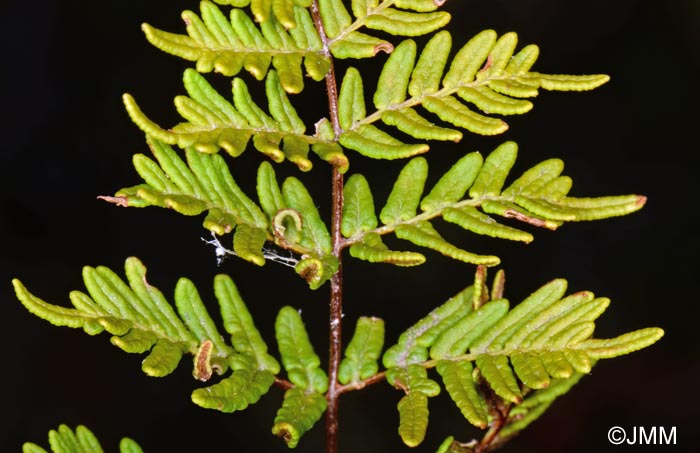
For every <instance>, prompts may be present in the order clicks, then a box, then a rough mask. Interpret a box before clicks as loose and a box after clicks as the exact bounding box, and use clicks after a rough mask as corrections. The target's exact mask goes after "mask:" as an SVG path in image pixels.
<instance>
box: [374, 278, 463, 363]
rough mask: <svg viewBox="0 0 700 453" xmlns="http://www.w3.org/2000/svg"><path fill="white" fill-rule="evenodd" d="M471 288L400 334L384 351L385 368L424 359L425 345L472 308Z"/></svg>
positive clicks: (425, 354) (429, 343)
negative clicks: (394, 342) (396, 340)
mask: <svg viewBox="0 0 700 453" xmlns="http://www.w3.org/2000/svg"><path fill="white" fill-rule="evenodd" d="M472 294H473V287H471V286H470V287H468V288H466V289H464V290H463V291H461V292H460V293H458V294H457V295H455V296H454V297H452V298H450V299H449V300H447V301H446V302H445V303H444V304H442V305H440V306H439V307H437V308H435V309H434V310H433V311H431V312H430V313H429V314H428V316H426V317H424V318H422V319H421V320H420V321H418V322H417V323H416V324H414V325H413V326H411V327H410V328H408V330H406V331H405V332H404V333H402V334H401V336H400V337H399V340H398V342H397V343H396V344H395V345H393V346H391V347H390V348H388V349H387V350H386V352H385V353H384V356H383V358H382V362H383V364H384V366H385V367H386V368H396V367H398V368H405V367H407V366H408V365H411V364H415V363H419V362H422V361H424V360H426V359H427V357H428V351H427V348H429V347H430V346H432V345H433V343H434V342H435V341H436V340H437V339H438V338H439V337H440V335H441V334H442V333H443V332H444V331H446V330H447V329H448V328H449V327H450V326H451V325H453V324H454V323H455V322H457V321H458V320H459V319H460V318H461V317H462V316H463V315H466V314H468V313H470V312H471V311H472V305H471V297H472Z"/></svg>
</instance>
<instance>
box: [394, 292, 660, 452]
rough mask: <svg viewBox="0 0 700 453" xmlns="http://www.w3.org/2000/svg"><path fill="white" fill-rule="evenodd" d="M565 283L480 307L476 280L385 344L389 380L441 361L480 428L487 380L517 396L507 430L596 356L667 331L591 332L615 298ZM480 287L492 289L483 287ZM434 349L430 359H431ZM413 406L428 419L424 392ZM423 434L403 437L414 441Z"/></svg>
mask: <svg viewBox="0 0 700 453" xmlns="http://www.w3.org/2000/svg"><path fill="white" fill-rule="evenodd" d="M566 287H567V284H566V281H565V280H561V279H559V280H554V281H552V282H550V283H548V284H546V285H545V286H543V287H541V288H540V289H538V290H537V291H535V292H534V293H532V294H531V295H530V296H529V297H528V298H526V299H525V300H524V301H523V302H522V303H520V304H519V305H517V306H516V307H515V308H513V309H511V310H509V309H508V306H509V304H508V301H507V300H505V299H497V300H492V301H487V302H486V303H484V304H482V305H480V306H478V307H477V308H474V305H473V304H472V303H471V302H472V301H473V298H474V296H475V292H474V287H473V286H472V287H469V288H467V289H465V290H464V291H462V292H461V293H460V294H458V295H457V296H455V297H454V298H452V299H450V300H448V301H447V302H445V303H444V304H443V305H441V306H440V307H438V308H436V309H435V310H433V311H432V312H431V313H430V314H429V315H428V316H426V317H425V318H423V319H421V320H420V321H419V322H418V323H416V324H415V325H414V326H412V327H410V328H409V329H408V330H407V331H406V332H404V333H403V334H401V336H400V337H399V340H398V342H397V343H396V344H395V345H394V346H392V347H390V348H388V349H387V350H386V352H385V353H384V357H383V362H384V365H385V366H386V367H387V372H386V376H387V381H388V382H389V383H390V384H392V385H394V386H395V387H398V388H401V389H403V384H401V382H399V384H397V383H396V381H397V379H396V377H395V376H405V375H406V373H409V371H408V370H413V369H418V368H423V371H422V373H427V370H425V368H431V367H436V368H437V371H438V373H439V374H440V376H441V377H442V380H443V382H444V384H445V387H446V389H447V391H448V393H449V394H450V397H451V398H452V399H453V400H454V401H455V403H456V404H457V406H458V407H459V409H460V410H461V412H462V414H463V415H464V417H465V418H466V419H467V420H468V421H469V422H470V423H472V424H473V425H475V426H478V427H481V428H485V427H486V426H487V425H488V423H489V415H488V409H487V408H488V404H487V402H486V398H485V395H484V393H483V392H484V390H483V388H482V385H483V384H485V385H488V386H489V387H490V388H491V389H492V390H493V392H494V393H495V394H496V395H498V396H499V397H500V398H502V399H503V400H505V401H506V402H508V403H511V404H515V406H514V409H513V412H512V416H511V419H509V421H508V423H507V425H506V426H508V429H506V430H504V434H503V436H509V435H512V434H515V433H516V432H517V431H519V430H520V429H522V428H524V427H525V426H526V425H527V424H528V423H530V422H532V421H533V420H534V419H535V418H537V417H538V416H539V415H540V414H541V413H542V412H543V411H544V410H545V409H546V407H547V406H548V405H549V404H550V403H551V402H552V401H553V400H554V399H555V398H556V397H557V396H559V395H561V394H563V393H566V391H568V390H569V388H571V386H573V385H574V384H575V383H576V382H577V381H578V380H579V379H580V377H581V376H582V374H585V373H588V372H590V370H591V367H592V366H593V364H594V363H595V362H596V361H597V360H598V359H601V358H608V357H617V356H620V355H624V354H628V353H630V352H633V351H636V350H638V349H642V348H645V347H647V346H650V345H651V344H653V343H655V342H656V341H658V340H659V339H660V338H661V337H662V336H663V334H664V332H663V330H661V329H658V328H646V329H641V330H637V331H634V332H631V333H627V334H624V335H620V336H618V337H616V338H613V339H608V340H600V339H592V338H591V336H592V334H593V330H594V327H595V325H594V321H595V319H597V318H598V317H599V316H600V315H601V314H602V313H603V312H604V311H605V309H606V308H607V306H608V304H609V300H608V299H605V298H595V297H594V295H593V294H592V293H590V292H587V291H583V292H579V293H575V294H572V295H570V296H567V297H564V294H565V292H566ZM482 294H485V295H486V294H488V291H484V290H482ZM428 353H429V355H430V357H431V359H432V360H427V357H428ZM474 365H476V368H474ZM477 370H478V372H477ZM413 373H418V372H417V371H413ZM421 379H425V380H427V381H430V379H428V378H427V374H421V375H420V376H418V375H417V374H416V376H415V377H414V381H416V380H417V382H420V383H421V384H420V385H423V386H425V385H429V386H432V385H433V384H435V385H437V384H436V383H435V382H434V381H430V382H432V384H427V381H422V380H421ZM414 388H418V385H417V384H414ZM421 388H425V387H421ZM523 388H524V389H527V390H529V393H528V392H527V391H526V392H523ZM431 391H432V392H434V391H436V389H433V390H431ZM437 391H439V389H438V390H437ZM426 394H427V393H426ZM526 394H527V397H524V395H526ZM428 396H429V395H428ZM426 401H427V400H426ZM419 403H420V404H419ZM426 404H427V403H426ZM414 406H415V407H416V410H414V411H413V412H412V415H411V416H410V418H409V420H410V426H412V427H416V426H423V425H422V424H426V425H427V409H424V406H425V407H427V406H426V405H424V404H423V403H422V401H421V400H419V399H415V400H414V401H410V402H408V401H407V402H404V403H403V404H402V407H401V408H400V411H401V412H402V417H403V416H404V415H403V412H406V411H407V410H408V409H407V407H414ZM419 417H425V420H422V419H419ZM411 432H414V431H411ZM419 438H420V439H422V437H420V436H417V437H409V438H408V440H406V439H404V441H405V442H406V443H407V444H408V445H414V444H413V442H414V441H415V440H416V439H419Z"/></svg>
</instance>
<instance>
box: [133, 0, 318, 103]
mask: <svg viewBox="0 0 700 453" xmlns="http://www.w3.org/2000/svg"><path fill="white" fill-rule="evenodd" d="M256 3H261V2H256ZM262 3H268V4H269V3H270V2H262ZM271 3H272V8H273V9H274V10H275V14H273V15H270V14H267V13H266V12H263V11H262V10H261V8H253V13H254V15H255V16H256V19H257V21H258V22H260V25H256V24H255V23H254V22H253V20H252V19H251V18H250V17H248V15H247V14H246V13H245V12H244V11H243V10H241V9H237V8H234V9H233V10H231V17H230V20H229V19H227V18H226V17H225V16H224V14H223V13H222V12H221V10H220V9H219V8H218V7H217V6H216V5H214V4H213V3H211V2H209V1H206V0H205V1H203V2H201V4H200V10H201V16H198V15H197V14H195V13H194V12H192V11H185V12H183V13H182V19H183V20H184V21H185V24H187V35H179V34H173V33H168V32H165V31H161V30H158V29H156V28H153V27H152V26H150V25H148V24H144V25H143V27H142V28H143V31H144V33H145V34H146V38H147V39H148V41H149V42H150V43H151V44H153V45H154V46H156V47H157V48H159V49H161V50H162V51H164V52H167V53H169V54H172V55H175V56H178V57H181V58H184V59H185V60H189V61H195V62H197V71H199V72H210V71H212V70H214V71H216V72H220V73H222V74H223V75H226V76H235V75H237V74H238V73H239V72H240V71H241V70H243V69H245V70H246V71H248V72H250V73H251V74H252V75H253V76H254V77H255V78H256V79H258V80H262V79H263V78H265V75H266V74H267V72H268V68H269V67H270V65H272V67H274V68H275V69H276V70H277V72H278V73H279V76H280V83H281V84H282V86H283V87H284V89H285V91H287V92H288V93H299V92H301V91H302V90H303V89H304V80H303V73H302V72H303V70H302V65H303V66H304V68H305V69H306V74H307V75H309V77H311V78H312V79H313V80H316V81H319V80H322V79H323V77H324V76H325V74H326V72H328V69H329V68H330V60H329V59H328V57H325V56H323V55H322V52H321V51H322V47H323V45H322V43H321V38H320V37H319V36H318V32H317V31H316V29H315V28H314V24H313V20H312V18H311V15H310V14H309V12H308V10H307V9H306V8H303V7H299V6H295V5H294V1H289V0H280V1H274V2H271ZM289 28H291V30H287V29H289Z"/></svg>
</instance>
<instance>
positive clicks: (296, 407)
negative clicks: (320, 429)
mask: <svg viewBox="0 0 700 453" xmlns="http://www.w3.org/2000/svg"><path fill="white" fill-rule="evenodd" d="M327 406H328V402H327V401H326V397H325V396H324V395H321V394H319V393H314V392H311V393H307V392H305V391H304V390H303V389H300V388H298V387H294V388H291V389H289V390H287V391H286V392H285V393H284V401H283V402H282V407H281V408H280V410H279V411H278V412H277V415H276V416H275V424H274V426H273V427H272V434H274V435H275V436H278V437H280V438H282V440H284V442H285V443H286V444H287V446H288V447H289V448H294V447H296V446H297V444H298V443H299V439H301V436H302V435H304V433H306V432H307V431H308V430H310V429H311V428H312V427H313V425H315V424H316V422H317V421H319V420H320V418H321V416H322V415H323V413H324V412H325V411H326V407H327Z"/></svg>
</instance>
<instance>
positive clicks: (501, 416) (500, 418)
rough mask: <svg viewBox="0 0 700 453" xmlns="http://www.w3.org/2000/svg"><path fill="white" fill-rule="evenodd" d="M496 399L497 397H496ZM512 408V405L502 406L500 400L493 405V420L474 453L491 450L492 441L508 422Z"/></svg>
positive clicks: (502, 403)
mask: <svg viewBox="0 0 700 453" xmlns="http://www.w3.org/2000/svg"><path fill="white" fill-rule="evenodd" d="M496 398H497V397H496ZM512 408H513V404H512V403H508V404H504V402H503V401H502V400H500V398H499V399H498V402H496V404H495V411H494V413H495V415H496V417H495V420H494V421H493V423H492V424H491V427H490V428H489V430H488V432H487V433H486V435H485V436H484V437H483V438H482V439H481V442H479V444H478V445H477V446H476V448H474V453H484V452H487V451H489V450H490V449H491V447H492V446H493V443H494V441H495V440H496V439H497V438H498V434H499V433H500V432H501V430H502V429H503V427H504V426H506V422H507V421H508V416H509V415H510V410H511V409H512Z"/></svg>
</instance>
